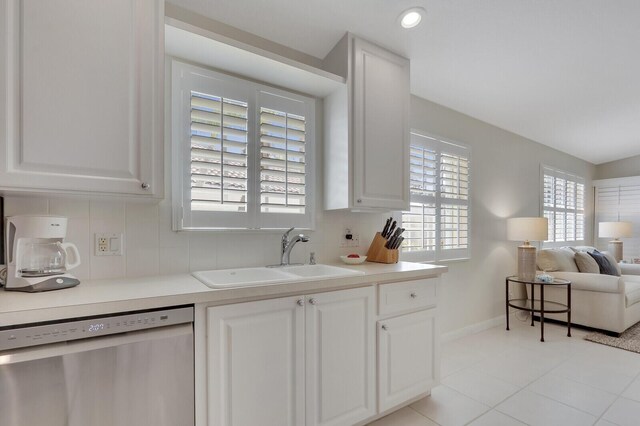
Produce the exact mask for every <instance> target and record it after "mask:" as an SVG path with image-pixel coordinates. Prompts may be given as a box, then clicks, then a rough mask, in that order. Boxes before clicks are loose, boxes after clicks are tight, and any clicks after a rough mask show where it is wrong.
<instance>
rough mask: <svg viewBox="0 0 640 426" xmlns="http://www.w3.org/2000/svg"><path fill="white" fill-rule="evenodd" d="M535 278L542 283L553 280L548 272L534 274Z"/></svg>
mask: <svg viewBox="0 0 640 426" xmlns="http://www.w3.org/2000/svg"><path fill="white" fill-rule="evenodd" d="M536 280H538V281H540V282H543V283H550V282H553V277H552V276H551V275H549V274H538V275H536Z"/></svg>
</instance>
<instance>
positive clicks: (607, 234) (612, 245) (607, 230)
mask: <svg viewBox="0 0 640 426" xmlns="http://www.w3.org/2000/svg"><path fill="white" fill-rule="evenodd" d="M632 233H633V227H632V225H631V222H600V223H599V224H598V236H599V237H601V238H613V240H611V241H609V248H608V249H609V252H610V253H611V254H612V255H613V257H615V258H616V262H620V261H621V260H622V241H620V240H619V238H623V237H630V236H631V235H632Z"/></svg>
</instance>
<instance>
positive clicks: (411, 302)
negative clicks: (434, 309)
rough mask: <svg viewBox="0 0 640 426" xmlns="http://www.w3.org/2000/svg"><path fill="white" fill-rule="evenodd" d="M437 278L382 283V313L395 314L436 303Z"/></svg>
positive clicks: (380, 291)
mask: <svg viewBox="0 0 640 426" xmlns="http://www.w3.org/2000/svg"><path fill="white" fill-rule="evenodd" d="M437 282H438V279H437V278H429V279H424V280H416V281H406V282H401V283H391V284H381V285H380V286H379V298H378V303H379V306H378V310H379V314H380V315H387V314H394V313H398V312H404V311H409V310H413V309H418V308H427V307H431V306H435V305H436V284H437Z"/></svg>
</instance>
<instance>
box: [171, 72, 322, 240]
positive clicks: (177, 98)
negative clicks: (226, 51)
mask: <svg viewBox="0 0 640 426" xmlns="http://www.w3.org/2000/svg"><path fill="white" fill-rule="evenodd" d="M172 67H173V68H172V84H173V86H172V96H173V98H172V99H173V100H172V104H173V105H174V106H173V111H172V126H171V127H172V165H171V166H172V175H173V182H172V195H173V197H172V198H173V224H174V229H176V230H181V229H274V228H275V229H288V228H290V227H292V226H293V227H296V228H301V229H312V228H313V226H314V196H313V194H314V191H313V189H314V184H315V179H314V170H315V169H314V164H313V163H314V158H315V157H314V154H315V152H314V135H315V119H316V114H315V104H316V101H315V99H313V98H309V97H305V96H301V95H299V94H295V93H289V92H285V91H283V90H280V89H276V88H272V87H268V86H265V85H263V84H258V83H255V82H252V81H246V80H242V79H239V78H235V77H231V76H229V75H226V74H222V73H218V72H214V71H211V70H208V69H204V68H200V67H197V66H194V65H189V64H184V63H181V62H179V61H173V62H172Z"/></svg>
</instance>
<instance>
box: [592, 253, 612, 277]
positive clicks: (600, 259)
mask: <svg viewBox="0 0 640 426" xmlns="http://www.w3.org/2000/svg"><path fill="white" fill-rule="evenodd" d="M588 254H589V256H591V257H593V260H595V261H596V262H597V263H598V266H599V267H600V273H601V274H606V275H614V276H619V275H618V271H617V270H616V268H615V266H614V265H612V264H611V262H609V259H607V257H606V256H605V255H604V254H602V253H600V252H599V251H598V250H594V251H592V252H589V253H588Z"/></svg>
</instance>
